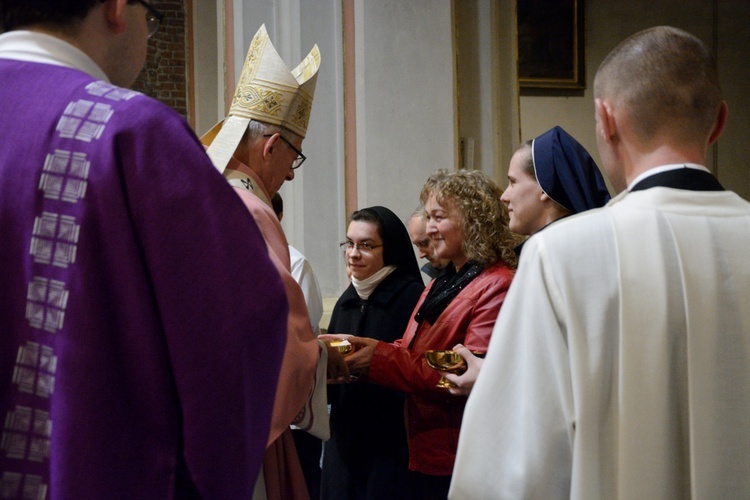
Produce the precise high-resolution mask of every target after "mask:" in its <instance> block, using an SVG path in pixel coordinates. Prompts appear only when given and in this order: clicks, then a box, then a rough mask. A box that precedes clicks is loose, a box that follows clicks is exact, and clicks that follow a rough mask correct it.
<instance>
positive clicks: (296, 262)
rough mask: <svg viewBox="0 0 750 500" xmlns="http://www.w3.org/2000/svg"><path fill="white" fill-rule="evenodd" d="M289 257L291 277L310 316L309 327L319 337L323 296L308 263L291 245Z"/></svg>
mask: <svg viewBox="0 0 750 500" xmlns="http://www.w3.org/2000/svg"><path fill="white" fill-rule="evenodd" d="M289 255H290V257H291V274H292V277H293V278H294V280H295V281H296V282H297V283H299V286H300V288H302V293H303V294H304V295H305V303H306V304H307V311H308V313H309V314H310V325H311V326H312V329H313V332H314V333H315V336H316V337H317V336H318V335H320V320H321V318H322V317H323V296H322V294H321V293H320V285H319V284H318V279H317V278H316V277H315V273H314V272H313V268H312V265H311V264H310V261H308V260H307V259H306V258H305V256H304V255H302V254H301V253H300V252H299V251H298V250H297V249H296V248H294V247H293V246H291V245H289Z"/></svg>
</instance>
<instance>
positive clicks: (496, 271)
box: [478, 261, 515, 281]
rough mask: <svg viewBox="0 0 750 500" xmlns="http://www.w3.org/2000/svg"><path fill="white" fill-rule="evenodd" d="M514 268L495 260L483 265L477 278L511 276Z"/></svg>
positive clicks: (486, 278)
mask: <svg viewBox="0 0 750 500" xmlns="http://www.w3.org/2000/svg"><path fill="white" fill-rule="evenodd" d="M514 273H515V270H514V269H513V268H512V267H510V266H509V265H508V264H506V263H505V262H503V261H500V262H496V263H494V264H491V265H489V266H487V267H485V269H484V271H483V272H482V273H480V274H479V276H478V277H479V278H481V279H484V280H492V281H496V280H498V279H502V278H512V277H513V274H514Z"/></svg>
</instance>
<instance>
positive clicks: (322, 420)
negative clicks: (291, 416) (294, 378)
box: [291, 340, 331, 441]
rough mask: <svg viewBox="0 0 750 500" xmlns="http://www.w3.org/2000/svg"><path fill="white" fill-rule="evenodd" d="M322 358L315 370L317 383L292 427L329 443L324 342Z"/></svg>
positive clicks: (326, 362)
mask: <svg viewBox="0 0 750 500" xmlns="http://www.w3.org/2000/svg"><path fill="white" fill-rule="evenodd" d="M318 345H319V347H320V357H319V358H318V366H317V368H316V370H315V383H314V384H313V388H312V391H311V392H310V397H309V398H308V400H307V403H306V404H305V407H304V408H303V409H302V411H300V413H299V415H298V416H297V418H296V419H295V421H294V423H293V424H292V425H291V427H292V429H302V430H304V431H307V432H309V433H310V434H312V435H313V436H315V437H317V438H319V439H322V440H323V441H328V439H329V438H330V437H331V426H330V424H329V415H328V384H327V370H328V349H326V346H325V344H324V343H323V341H322V340H318Z"/></svg>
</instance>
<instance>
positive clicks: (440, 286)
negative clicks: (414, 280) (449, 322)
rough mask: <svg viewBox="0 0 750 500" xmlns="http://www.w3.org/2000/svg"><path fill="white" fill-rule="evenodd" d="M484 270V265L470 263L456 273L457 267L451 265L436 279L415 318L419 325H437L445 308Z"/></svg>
mask: <svg viewBox="0 0 750 500" xmlns="http://www.w3.org/2000/svg"><path fill="white" fill-rule="evenodd" d="M483 270H484V266H483V265H482V264H478V263H476V262H472V261H469V262H467V263H466V264H464V265H463V267H461V269H460V270H459V271H458V272H456V267H455V266H454V265H453V264H450V265H449V266H447V267H446V268H445V269H443V272H442V273H440V274H439V275H438V276H437V277H436V278H435V283H433V284H432V288H430V291H429V292H428V293H427V297H425V299H424V302H422V305H421V306H420V308H419V311H417V314H416V315H415V316H414V320H415V321H416V322H417V323H421V322H423V321H427V322H428V323H429V324H431V325H433V324H435V321H436V320H437V319H438V317H439V316H440V315H441V314H443V311H445V308H446V307H448V305H449V304H450V303H451V302H452V301H453V299H455V298H456V295H458V294H459V293H460V292H461V290H463V289H464V288H466V285H468V284H469V283H471V282H472V280H473V279H474V278H476V277H477V276H479V273H481V272H482V271H483Z"/></svg>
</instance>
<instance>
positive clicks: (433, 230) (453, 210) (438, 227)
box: [424, 193, 467, 269]
mask: <svg viewBox="0 0 750 500" xmlns="http://www.w3.org/2000/svg"><path fill="white" fill-rule="evenodd" d="M443 203H444V205H440V203H438V202H437V199H436V197H435V193H432V194H430V197H429V198H428V199H427V203H425V204H424V211H425V220H426V221H427V236H429V237H430V239H431V240H432V244H433V245H434V248H435V255H436V256H437V258H438V259H445V260H450V261H451V262H453V264H454V265H455V266H456V269H458V268H460V267H461V266H463V265H464V264H465V263H466V261H467V258H466V254H465V253H464V249H463V240H464V234H463V228H462V226H461V224H462V222H463V215H462V214H461V213H460V212H459V211H458V208H457V207H456V206H455V203H452V202H451V201H450V200H444V201H443Z"/></svg>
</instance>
